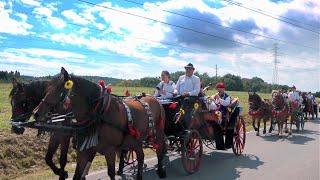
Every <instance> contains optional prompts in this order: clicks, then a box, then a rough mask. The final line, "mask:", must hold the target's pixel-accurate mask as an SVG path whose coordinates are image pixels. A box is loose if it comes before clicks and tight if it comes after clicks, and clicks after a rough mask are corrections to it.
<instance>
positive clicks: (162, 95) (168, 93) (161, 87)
mask: <svg viewBox="0 0 320 180" xmlns="http://www.w3.org/2000/svg"><path fill="white" fill-rule="evenodd" d="M174 87H175V84H174V82H173V81H170V74H169V72H168V71H162V72H161V82H160V83H159V84H158V85H157V86H156V91H155V93H154V96H155V97H157V98H159V99H170V98H172V97H173V91H174Z"/></svg>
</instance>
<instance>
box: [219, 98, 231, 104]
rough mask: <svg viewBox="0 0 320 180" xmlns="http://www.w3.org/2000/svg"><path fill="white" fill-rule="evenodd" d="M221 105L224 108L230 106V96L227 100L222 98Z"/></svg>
mask: <svg viewBox="0 0 320 180" xmlns="http://www.w3.org/2000/svg"><path fill="white" fill-rule="evenodd" d="M219 103H220V104H221V105H222V106H229V105H230V103H231V98H230V96H228V97H227V98H226V99H222V98H220V99H219Z"/></svg>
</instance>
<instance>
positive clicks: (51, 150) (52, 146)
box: [45, 134, 60, 175]
mask: <svg viewBox="0 0 320 180" xmlns="http://www.w3.org/2000/svg"><path fill="white" fill-rule="evenodd" d="M58 147H59V141H58V138H57V136H56V135H54V134H53V135H51V136H50V140H49V145H48V149H47V153H46V157H45V161H46V164H47V165H48V166H49V167H50V168H51V170H52V171H53V173H54V174H56V175H59V174H60V169H59V168H58V167H57V166H56V165H55V164H54V163H53V155H54V154H55V153H56V151H57V149H58Z"/></svg>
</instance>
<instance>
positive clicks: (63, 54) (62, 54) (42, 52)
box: [8, 48, 86, 59]
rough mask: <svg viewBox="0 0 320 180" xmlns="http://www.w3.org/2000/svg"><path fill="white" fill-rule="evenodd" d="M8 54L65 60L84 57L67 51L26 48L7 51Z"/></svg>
mask: <svg viewBox="0 0 320 180" xmlns="http://www.w3.org/2000/svg"><path fill="white" fill-rule="evenodd" d="M8 51H9V52H17V53H20V52H23V53H25V54H28V55H32V56H36V57H41V56H48V57H52V58H57V59H65V58H76V59H84V58H86V56H85V55H82V54H79V53H73V52H69V51H62V50H55V49H40V48H27V49H8Z"/></svg>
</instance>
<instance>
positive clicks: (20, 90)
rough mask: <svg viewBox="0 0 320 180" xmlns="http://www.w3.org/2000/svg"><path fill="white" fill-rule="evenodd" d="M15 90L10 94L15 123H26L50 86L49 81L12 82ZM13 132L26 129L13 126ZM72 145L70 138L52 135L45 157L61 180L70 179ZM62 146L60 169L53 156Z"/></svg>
mask: <svg viewBox="0 0 320 180" xmlns="http://www.w3.org/2000/svg"><path fill="white" fill-rule="evenodd" d="M12 85H13V88H12V90H11V92H10V94H9V97H10V98H11V109H12V116H11V121H13V122H26V121H28V120H29V119H30V117H31V115H32V110H33V109H34V108H35V107H36V106H37V105H38V104H39V103H40V102H41V99H42V98H43V97H44V95H45V89H46V88H47V86H48V81H33V82H31V83H29V84H23V83H19V82H17V80H16V79H13V80H12ZM11 131H12V132H14V133H16V134H23V132H24V128H23V127H17V126H15V125H13V126H12V127H11ZM69 144H70V137H65V136H62V135H61V134H58V133H52V134H51V136H50V140H49V145H48V149H47V153H46V157H45V161H46V163H47V165H48V166H49V167H50V168H51V170H52V171H53V172H54V173H55V174H56V175H58V176H59V179H65V178H67V177H68V173H67V172H66V171H65V170H64V168H65V166H66V164H67V153H68V148H69ZM59 145H60V151H61V153H60V161H59V162H60V168H58V167H57V166H56V165H55V164H54V163H53V156H54V154H55V153H56V151H57V149H58V147H59Z"/></svg>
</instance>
